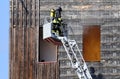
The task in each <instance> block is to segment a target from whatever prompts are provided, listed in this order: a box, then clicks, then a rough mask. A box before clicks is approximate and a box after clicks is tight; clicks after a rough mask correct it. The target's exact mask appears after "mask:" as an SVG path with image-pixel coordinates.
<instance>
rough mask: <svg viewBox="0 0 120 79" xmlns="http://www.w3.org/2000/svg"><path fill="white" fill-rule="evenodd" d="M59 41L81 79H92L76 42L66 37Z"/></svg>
mask: <svg viewBox="0 0 120 79" xmlns="http://www.w3.org/2000/svg"><path fill="white" fill-rule="evenodd" d="M59 39H60V40H61V42H62V44H63V46H64V48H65V51H66V53H67V55H68V58H69V59H70V62H71V64H72V68H74V69H75V71H76V72H77V75H78V77H79V79H92V77H91V75H90V73H89V70H88V68H87V65H86V63H85V61H84V59H83V56H82V54H81V52H80V50H79V48H78V45H77V43H76V41H75V40H69V39H67V38H66V37H60V38H59ZM78 57H79V58H78Z"/></svg>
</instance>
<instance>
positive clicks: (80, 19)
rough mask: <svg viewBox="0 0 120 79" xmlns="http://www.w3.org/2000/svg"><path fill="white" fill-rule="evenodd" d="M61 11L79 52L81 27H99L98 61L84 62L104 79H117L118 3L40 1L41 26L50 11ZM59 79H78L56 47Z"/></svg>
mask: <svg viewBox="0 0 120 79" xmlns="http://www.w3.org/2000/svg"><path fill="white" fill-rule="evenodd" d="M58 6H61V7H62V8H63V12H62V17H63V19H64V20H65V22H66V23H67V24H68V27H70V26H71V27H72V29H73V32H74V34H73V33H72V31H71V30H70V29H68V30H69V32H68V34H69V38H71V39H75V40H77V43H78V45H79V48H80V50H81V51H82V28H83V26H85V25H100V26H101V61H100V62H87V64H88V67H90V66H93V67H95V70H96V73H95V74H99V73H102V74H103V76H104V78H105V79H120V57H119V56H120V41H119V40H120V0H41V1H40V19H41V20H40V25H42V24H43V21H44V18H45V17H48V16H49V10H50V9H51V8H57V7H58ZM59 61H60V79H78V78H77V76H76V74H75V72H74V70H72V69H71V66H70V62H69V59H68V57H67V55H66V53H65V51H64V48H63V47H60V48H59Z"/></svg>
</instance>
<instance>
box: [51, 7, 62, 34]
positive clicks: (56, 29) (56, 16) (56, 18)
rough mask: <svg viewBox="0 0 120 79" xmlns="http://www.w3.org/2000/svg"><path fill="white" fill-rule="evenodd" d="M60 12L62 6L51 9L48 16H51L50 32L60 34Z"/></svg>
mask: <svg viewBox="0 0 120 79" xmlns="http://www.w3.org/2000/svg"><path fill="white" fill-rule="evenodd" d="M61 12H62V8H61V7H59V8H58V9H56V10H54V9H51V11H50V16H51V17H52V33H54V34H56V35H58V36H59V35H61V21H62V19H61Z"/></svg>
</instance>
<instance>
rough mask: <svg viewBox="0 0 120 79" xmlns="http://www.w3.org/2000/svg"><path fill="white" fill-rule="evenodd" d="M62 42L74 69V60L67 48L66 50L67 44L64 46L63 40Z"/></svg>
mask: <svg viewBox="0 0 120 79" xmlns="http://www.w3.org/2000/svg"><path fill="white" fill-rule="evenodd" d="M61 42H62V43H63V46H64V48H65V51H66V53H67V55H68V58H69V59H70V62H71V64H72V67H74V65H73V63H72V58H71V56H70V55H69V51H68V50H67V48H66V46H65V44H64V41H63V39H62V40H61Z"/></svg>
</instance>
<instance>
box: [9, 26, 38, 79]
mask: <svg viewBox="0 0 120 79" xmlns="http://www.w3.org/2000/svg"><path fill="white" fill-rule="evenodd" d="M10 33H11V36H10V37H11V44H10V79H35V75H36V74H35V73H34V72H33V71H36V66H35V65H36V64H35V62H36V61H35V57H36V44H35V30H34V29H33V28H22V27H15V28H11V29H10Z"/></svg>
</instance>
